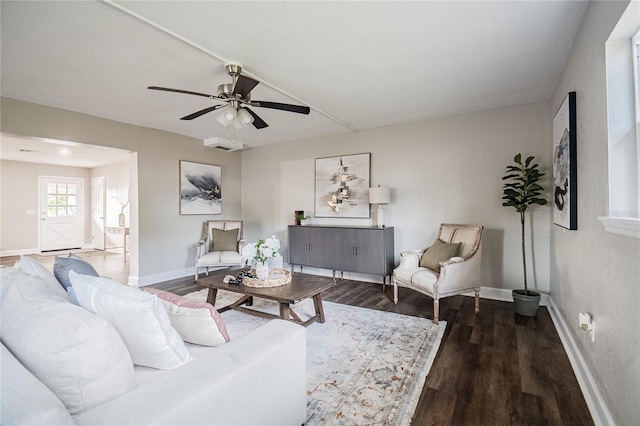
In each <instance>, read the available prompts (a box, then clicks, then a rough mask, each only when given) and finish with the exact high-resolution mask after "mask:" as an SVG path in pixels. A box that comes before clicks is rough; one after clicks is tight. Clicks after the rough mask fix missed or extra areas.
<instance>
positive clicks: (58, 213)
mask: <svg viewBox="0 0 640 426" xmlns="http://www.w3.org/2000/svg"><path fill="white" fill-rule="evenodd" d="M83 182H84V180H83V179H80V178H61V177H49V176H40V251H49V250H64V249H72V248H80V247H82V244H83V242H84V232H83V223H84V221H83V208H82V207H83V196H82V195H83V193H84V185H83Z"/></svg>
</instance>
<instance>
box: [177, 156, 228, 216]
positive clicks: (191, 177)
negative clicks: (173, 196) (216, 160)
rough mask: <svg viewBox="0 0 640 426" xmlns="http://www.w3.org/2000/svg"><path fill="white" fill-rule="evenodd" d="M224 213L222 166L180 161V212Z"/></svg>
mask: <svg viewBox="0 0 640 426" xmlns="http://www.w3.org/2000/svg"><path fill="white" fill-rule="evenodd" d="M221 213H222V167H220V166H214V165H211V164H202V163H192V162H190V161H182V160H181V161H180V214H185V215H187V214H221Z"/></svg>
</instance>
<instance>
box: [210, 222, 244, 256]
mask: <svg viewBox="0 0 640 426" xmlns="http://www.w3.org/2000/svg"><path fill="white" fill-rule="evenodd" d="M211 239H212V243H211V251H238V229H230V230H228V231H223V230H222V229H216V228H213V229H212V230H211Z"/></svg>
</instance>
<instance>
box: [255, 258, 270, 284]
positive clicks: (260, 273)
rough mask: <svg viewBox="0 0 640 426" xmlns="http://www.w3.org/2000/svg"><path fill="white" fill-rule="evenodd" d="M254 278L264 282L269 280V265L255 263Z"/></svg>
mask: <svg viewBox="0 0 640 426" xmlns="http://www.w3.org/2000/svg"><path fill="white" fill-rule="evenodd" d="M256 278H258V279H259V280H266V279H268V278H269V264H268V263H267V262H265V263H260V262H257V263H256Z"/></svg>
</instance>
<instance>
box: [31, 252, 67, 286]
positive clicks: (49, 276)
mask: <svg viewBox="0 0 640 426" xmlns="http://www.w3.org/2000/svg"><path fill="white" fill-rule="evenodd" d="M19 268H20V270H21V271H22V272H25V273H27V274H29V275H35V276H37V277H40V278H42V279H43V280H44V281H45V282H46V283H47V284H49V285H50V286H51V291H52V292H53V293H57V294H66V292H65V291H64V289H63V288H62V287H60V282H59V281H58V280H57V279H56V277H55V275H53V273H52V272H51V271H49V270H48V269H47V268H45V267H44V265H43V264H41V263H40V262H38V261H37V260H35V259H32V258H30V257H29V256H20V263H19Z"/></svg>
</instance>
